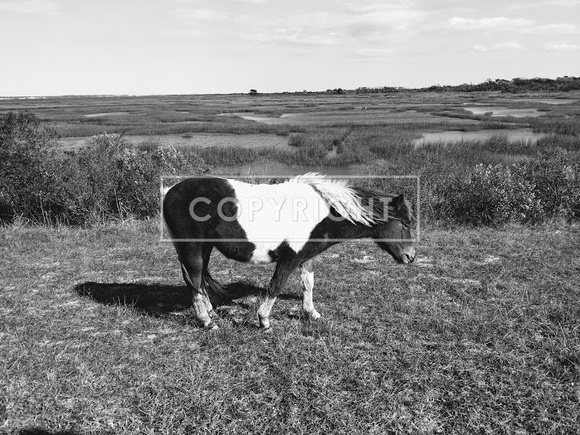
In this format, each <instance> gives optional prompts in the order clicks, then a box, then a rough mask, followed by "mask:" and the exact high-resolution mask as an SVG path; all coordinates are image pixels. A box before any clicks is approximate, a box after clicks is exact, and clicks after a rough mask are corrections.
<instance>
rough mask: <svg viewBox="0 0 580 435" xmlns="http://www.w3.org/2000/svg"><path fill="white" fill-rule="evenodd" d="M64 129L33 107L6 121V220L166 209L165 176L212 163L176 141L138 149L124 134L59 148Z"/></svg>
mask: <svg viewBox="0 0 580 435" xmlns="http://www.w3.org/2000/svg"><path fill="white" fill-rule="evenodd" d="M56 138H57V135H56V133H55V132H54V131H53V130H50V129H47V128H45V127H42V126H41V125H40V123H39V121H38V119H37V118H36V117H35V116H34V115H32V114H28V113H23V114H13V113H10V114H8V115H6V116H5V117H4V118H2V120H1V122H0V162H2V163H1V165H0V220H1V221H3V222H10V221H12V220H13V219H14V218H16V217H18V216H22V217H24V218H26V219H29V220H32V221H35V222H42V223H57V222H59V223H65V224H80V225H84V224H90V223H94V222H97V221H106V220H109V219H116V218H121V219H125V218H128V217H136V218H149V217H152V216H155V215H156V214H157V212H158V210H159V182H160V176H161V175H178V174H179V175H181V174H200V173H204V172H207V171H208V170H209V168H208V166H207V165H206V164H205V162H204V161H203V159H201V158H200V157H199V156H197V155H195V154H193V155H189V156H188V157H187V158H185V157H184V156H183V155H182V154H181V153H180V152H178V151H176V150H175V149H174V148H171V147H156V148H153V147H150V148H148V149H138V148H135V147H133V146H132V145H131V144H130V143H129V142H127V141H126V140H124V139H123V138H122V137H121V136H119V135H110V134H106V133H105V134H102V135H99V136H95V137H93V138H91V139H90V140H89V141H88V143H87V147H86V148H84V149H82V150H80V151H78V152H75V153H66V154H62V153H61V154H58V153H57V152H56V148H55V147H54V146H53V145H55V139H56Z"/></svg>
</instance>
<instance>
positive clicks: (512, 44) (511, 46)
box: [472, 41, 524, 53]
mask: <svg viewBox="0 0 580 435" xmlns="http://www.w3.org/2000/svg"><path fill="white" fill-rule="evenodd" d="M472 49H473V51H477V52H479V53H487V52H490V51H509V50H523V49H524V47H523V46H522V45H521V44H520V43H519V42H517V41H509V42H499V43H497V44H494V45H492V46H487V45H483V44H476V45H474V46H473V47H472Z"/></svg>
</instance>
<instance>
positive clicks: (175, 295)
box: [74, 282, 298, 317]
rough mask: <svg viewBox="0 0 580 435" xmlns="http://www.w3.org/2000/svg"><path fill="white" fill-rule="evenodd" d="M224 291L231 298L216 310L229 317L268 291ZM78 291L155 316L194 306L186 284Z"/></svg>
mask: <svg viewBox="0 0 580 435" xmlns="http://www.w3.org/2000/svg"><path fill="white" fill-rule="evenodd" d="M224 289H225V294H227V295H228V299H224V300H221V301H217V302H216V303H214V308H215V309H216V311H218V312H219V313H220V315H221V314H225V315H226V317H227V307H228V306H230V305H232V304H234V303H235V305H236V306H237V307H240V308H244V309H249V308H250V304H249V303H248V302H246V301H244V300H240V299H242V298H245V297H248V296H258V295H263V294H265V292H266V290H265V289H264V288H262V287H258V286H256V285H254V284H250V283H247V282H233V283H230V284H227V285H225V286H224ZM74 290H75V292H76V293H78V294H79V295H81V296H84V297H88V298H90V299H92V300H94V301H96V302H98V303H101V304H104V305H116V306H129V307H132V308H135V309H137V310H139V311H141V312H142V313H144V314H147V315H150V316H155V317H165V316H169V315H170V314H180V313H181V314H184V313H185V312H187V311H190V308H191V307H192V302H191V295H190V292H189V289H188V288H187V287H186V286H185V285H181V286H179V285H165V284H144V283H98V282H84V283H80V284H77V285H76V286H75V287H74ZM279 298H280V299H298V296H297V295H294V294H282V295H280V296H279ZM234 301H235V302H234ZM192 315H193V314H192ZM188 317H189V316H188Z"/></svg>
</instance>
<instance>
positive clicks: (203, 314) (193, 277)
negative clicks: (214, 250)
mask: <svg viewBox="0 0 580 435" xmlns="http://www.w3.org/2000/svg"><path fill="white" fill-rule="evenodd" d="M201 251H202V250H201V247H200V246H199V245H197V244H196V245H189V246H187V247H184V246H182V247H180V249H179V248H178V252H179V260H180V261H181V270H182V272H183V279H184V280H185V283H186V284H187V287H188V288H189V290H190V292H191V299H192V302H193V309H194V310H195V315H196V317H197V319H198V320H199V321H200V322H201V323H202V324H203V326H204V327H205V328H208V329H216V328H217V325H216V324H215V323H213V322H212V320H211V317H210V315H209V312H208V303H209V299H208V297H207V293H206V290H205V289H203V288H201V276H202V271H203V255H202V252H201ZM209 306H210V307H211V304H209ZM210 312H211V309H210Z"/></svg>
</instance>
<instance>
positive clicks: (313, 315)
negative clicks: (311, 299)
mask: <svg viewBox="0 0 580 435" xmlns="http://www.w3.org/2000/svg"><path fill="white" fill-rule="evenodd" d="M304 315H305V317H306V319H308V320H309V321H311V322H316V321H317V320H318V319H320V318H321V317H322V316H321V315H320V313H319V312H318V311H312V312H311V313H304Z"/></svg>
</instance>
